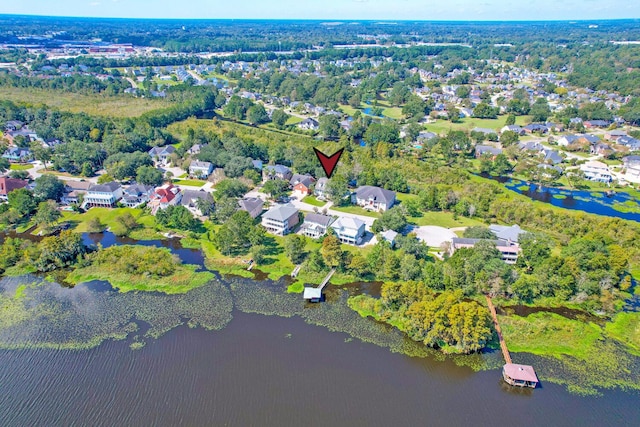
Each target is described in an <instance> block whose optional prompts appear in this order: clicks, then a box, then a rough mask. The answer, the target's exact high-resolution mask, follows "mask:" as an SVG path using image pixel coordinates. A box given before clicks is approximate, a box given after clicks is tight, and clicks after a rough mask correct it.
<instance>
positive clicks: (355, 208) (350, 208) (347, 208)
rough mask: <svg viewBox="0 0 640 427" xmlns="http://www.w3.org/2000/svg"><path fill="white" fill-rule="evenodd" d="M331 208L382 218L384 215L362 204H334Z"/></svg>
mask: <svg viewBox="0 0 640 427" xmlns="http://www.w3.org/2000/svg"><path fill="white" fill-rule="evenodd" d="M331 209H332V210H334V211H339V212H346V213H350V214H356V215H364V216H370V217H372V218H380V217H381V216H382V214H381V213H378V212H371V211H368V210H365V209H362V208H361V207H360V206H353V205H351V206H332V207H331Z"/></svg>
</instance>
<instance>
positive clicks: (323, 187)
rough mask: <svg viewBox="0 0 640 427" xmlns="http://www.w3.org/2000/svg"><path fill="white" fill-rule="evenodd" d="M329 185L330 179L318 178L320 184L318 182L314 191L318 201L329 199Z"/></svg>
mask: <svg viewBox="0 0 640 427" xmlns="http://www.w3.org/2000/svg"><path fill="white" fill-rule="evenodd" d="M328 183H329V178H326V177H322V178H318V182H316V186H315V188H314V189H313V194H314V195H315V196H316V197H317V198H318V199H324V198H326V197H327V184H328Z"/></svg>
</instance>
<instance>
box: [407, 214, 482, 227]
mask: <svg viewBox="0 0 640 427" xmlns="http://www.w3.org/2000/svg"><path fill="white" fill-rule="evenodd" d="M407 220H408V221H409V222H410V223H413V224H416V225H418V226H423V225H437V226H440V227H445V228H454V227H472V226H474V225H486V224H484V223H483V222H482V221H480V220H478V219H475V218H467V217H465V216H458V217H457V218H454V215H453V213H451V212H424V213H423V214H422V216H420V217H412V216H410V217H407Z"/></svg>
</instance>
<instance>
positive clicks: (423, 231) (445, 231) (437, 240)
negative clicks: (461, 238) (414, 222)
mask: <svg viewBox="0 0 640 427" xmlns="http://www.w3.org/2000/svg"><path fill="white" fill-rule="evenodd" d="M411 232H413V233H416V236H417V237H418V240H420V241H422V242H425V243H426V244H427V245H429V246H431V247H435V248H439V247H441V246H442V244H443V243H444V242H450V241H451V239H453V238H454V237H458V236H457V235H456V233H454V232H453V230H451V229H450V228H444V227H439V226H437V225H423V226H421V227H415V228H414V229H413V230H411Z"/></svg>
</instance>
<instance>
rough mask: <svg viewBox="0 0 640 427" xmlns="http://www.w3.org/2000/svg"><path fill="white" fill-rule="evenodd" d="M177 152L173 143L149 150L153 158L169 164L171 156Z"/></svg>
mask: <svg viewBox="0 0 640 427" xmlns="http://www.w3.org/2000/svg"><path fill="white" fill-rule="evenodd" d="M175 152H176V148H175V147H174V146H173V145H166V146H164V147H153V148H152V149H151V150H149V155H150V156H151V158H152V159H153V160H154V161H155V162H158V163H161V164H165V165H166V164H167V163H168V162H169V157H170V156H171V155H172V154H173V153H175Z"/></svg>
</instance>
